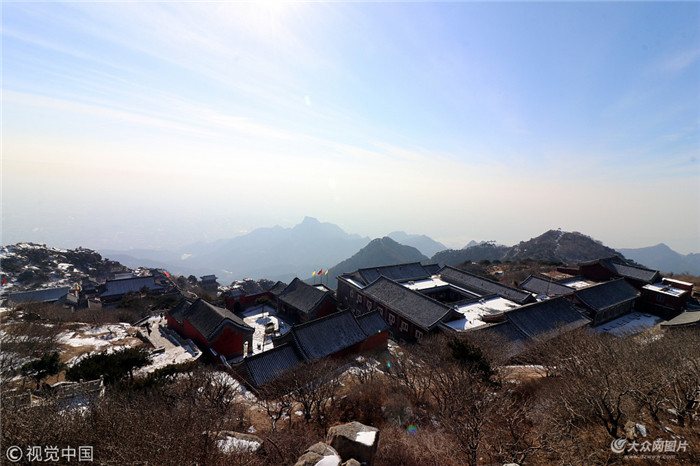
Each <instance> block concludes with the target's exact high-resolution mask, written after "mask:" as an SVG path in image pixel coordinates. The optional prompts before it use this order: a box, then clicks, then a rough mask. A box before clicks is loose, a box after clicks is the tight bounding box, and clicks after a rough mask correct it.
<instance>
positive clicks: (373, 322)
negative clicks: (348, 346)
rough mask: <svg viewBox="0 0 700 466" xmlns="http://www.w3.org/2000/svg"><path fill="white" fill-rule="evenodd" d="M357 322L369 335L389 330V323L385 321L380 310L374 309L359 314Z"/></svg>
mask: <svg viewBox="0 0 700 466" xmlns="http://www.w3.org/2000/svg"><path fill="white" fill-rule="evenodd" d="M357 323H358V324H360V327H362V331H363V332H365V333H366V334H367V336H372V335H374V334H375V333H379V332H386V331H387V330H389V324H387V323H386V322H385V321H384V319H383V318H382V315H381V313H380V312H379V311H372V312H368V313H366V314H362V315H361V316H358V317H357Z"/></svg>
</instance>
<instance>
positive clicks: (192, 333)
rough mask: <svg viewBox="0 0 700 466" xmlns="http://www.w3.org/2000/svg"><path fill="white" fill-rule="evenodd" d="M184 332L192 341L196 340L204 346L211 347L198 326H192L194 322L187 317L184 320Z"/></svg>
mask: <svg viewBox="0 0 700 466" xmlns="http://www.w3.org/2000/svg"><path fill="white" fill-rule="evenodd" d="M183 327H184V328H183V332H182V333H184V334H185V336H186V337H187V338H190V339H191V340H192V341H194V342H196V343H197V344H199V345H200V346H201V347H202V348H208V347H209V342H208V341H207V339H206V338H204V336H203V335H202V334H201V333H199V332H198V331H197V329H196V328H194V327H193V326H192V324H190V323H189V321H188V320H187V319H184V320H183Z"/></svg>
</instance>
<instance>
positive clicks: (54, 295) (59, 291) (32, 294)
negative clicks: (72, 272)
mask: <svg viewBox="0 0 700 466" xmlns="http://www.w3.org/2000/svg"><path fill="white" fill-rule="evenodd" d="M69 289H70V288H69V287H62V288H46V289H44V290H34V291H22V292H19V293H10V294H9V295H8V296H7V301H8V303H9V304H10V305H17V304H21V303H24V302H28V301H36V302H39V303H47V302H52V301H58V300H59V299H61V298H63V297H64V296H66V295H67V294H68V290H69Z"/></svg>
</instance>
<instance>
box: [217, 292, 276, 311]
mask: <svg viewBox="0 0 700 466" xmlns="http://www.w3.org/2000/svg"><path fill="white" fill-rule="evenodd" d="M260 298H268V299H269V300H270V305H272V306H274V304H275V301H276V300H275V296H274V295H273V294H272V293H270V292H269V291H265V292H263V293H257V294H250V295H245V296H237V297H235V298H227V299H226V309H228V310H229V311H232V310H233V303H235V302H236V301H238V302H239V303H241V309H247V308H248V307H250V306H253V305H255V301H257V300H258V299H260Z"/></svg>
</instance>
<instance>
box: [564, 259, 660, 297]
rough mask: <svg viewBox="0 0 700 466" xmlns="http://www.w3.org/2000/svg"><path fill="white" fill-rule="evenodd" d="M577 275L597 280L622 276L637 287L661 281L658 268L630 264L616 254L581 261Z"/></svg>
mask: <svg viewBox="0 0 700 466" xmlns="http://www.w3.org/2000/svg"><path fill="white" fill-rule="evenodd" d="M566 270H568V269H566ZM578 275H581V276H582V277H584V278H588V279H591V280H595V281H598V282H602V281H606V280H611V279H614V278H624V279H625V280H627V282H628V283H629V284H630V285H632V286H634V287H635V288H637V289H641V288H642V287H643V286H644V285H648V284H651V283H656V282H659V281H661V274H660V273H659V271H658V270H651V269H647V268H646V267H641V266H638V265H630V264H628V263H626V262H625V261H624V259H622V258H620V257H618V256H613V257H607V258H604V259H597V260H594V261H589V262H582V263H580V264H579V266H578Z"/></svg>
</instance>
